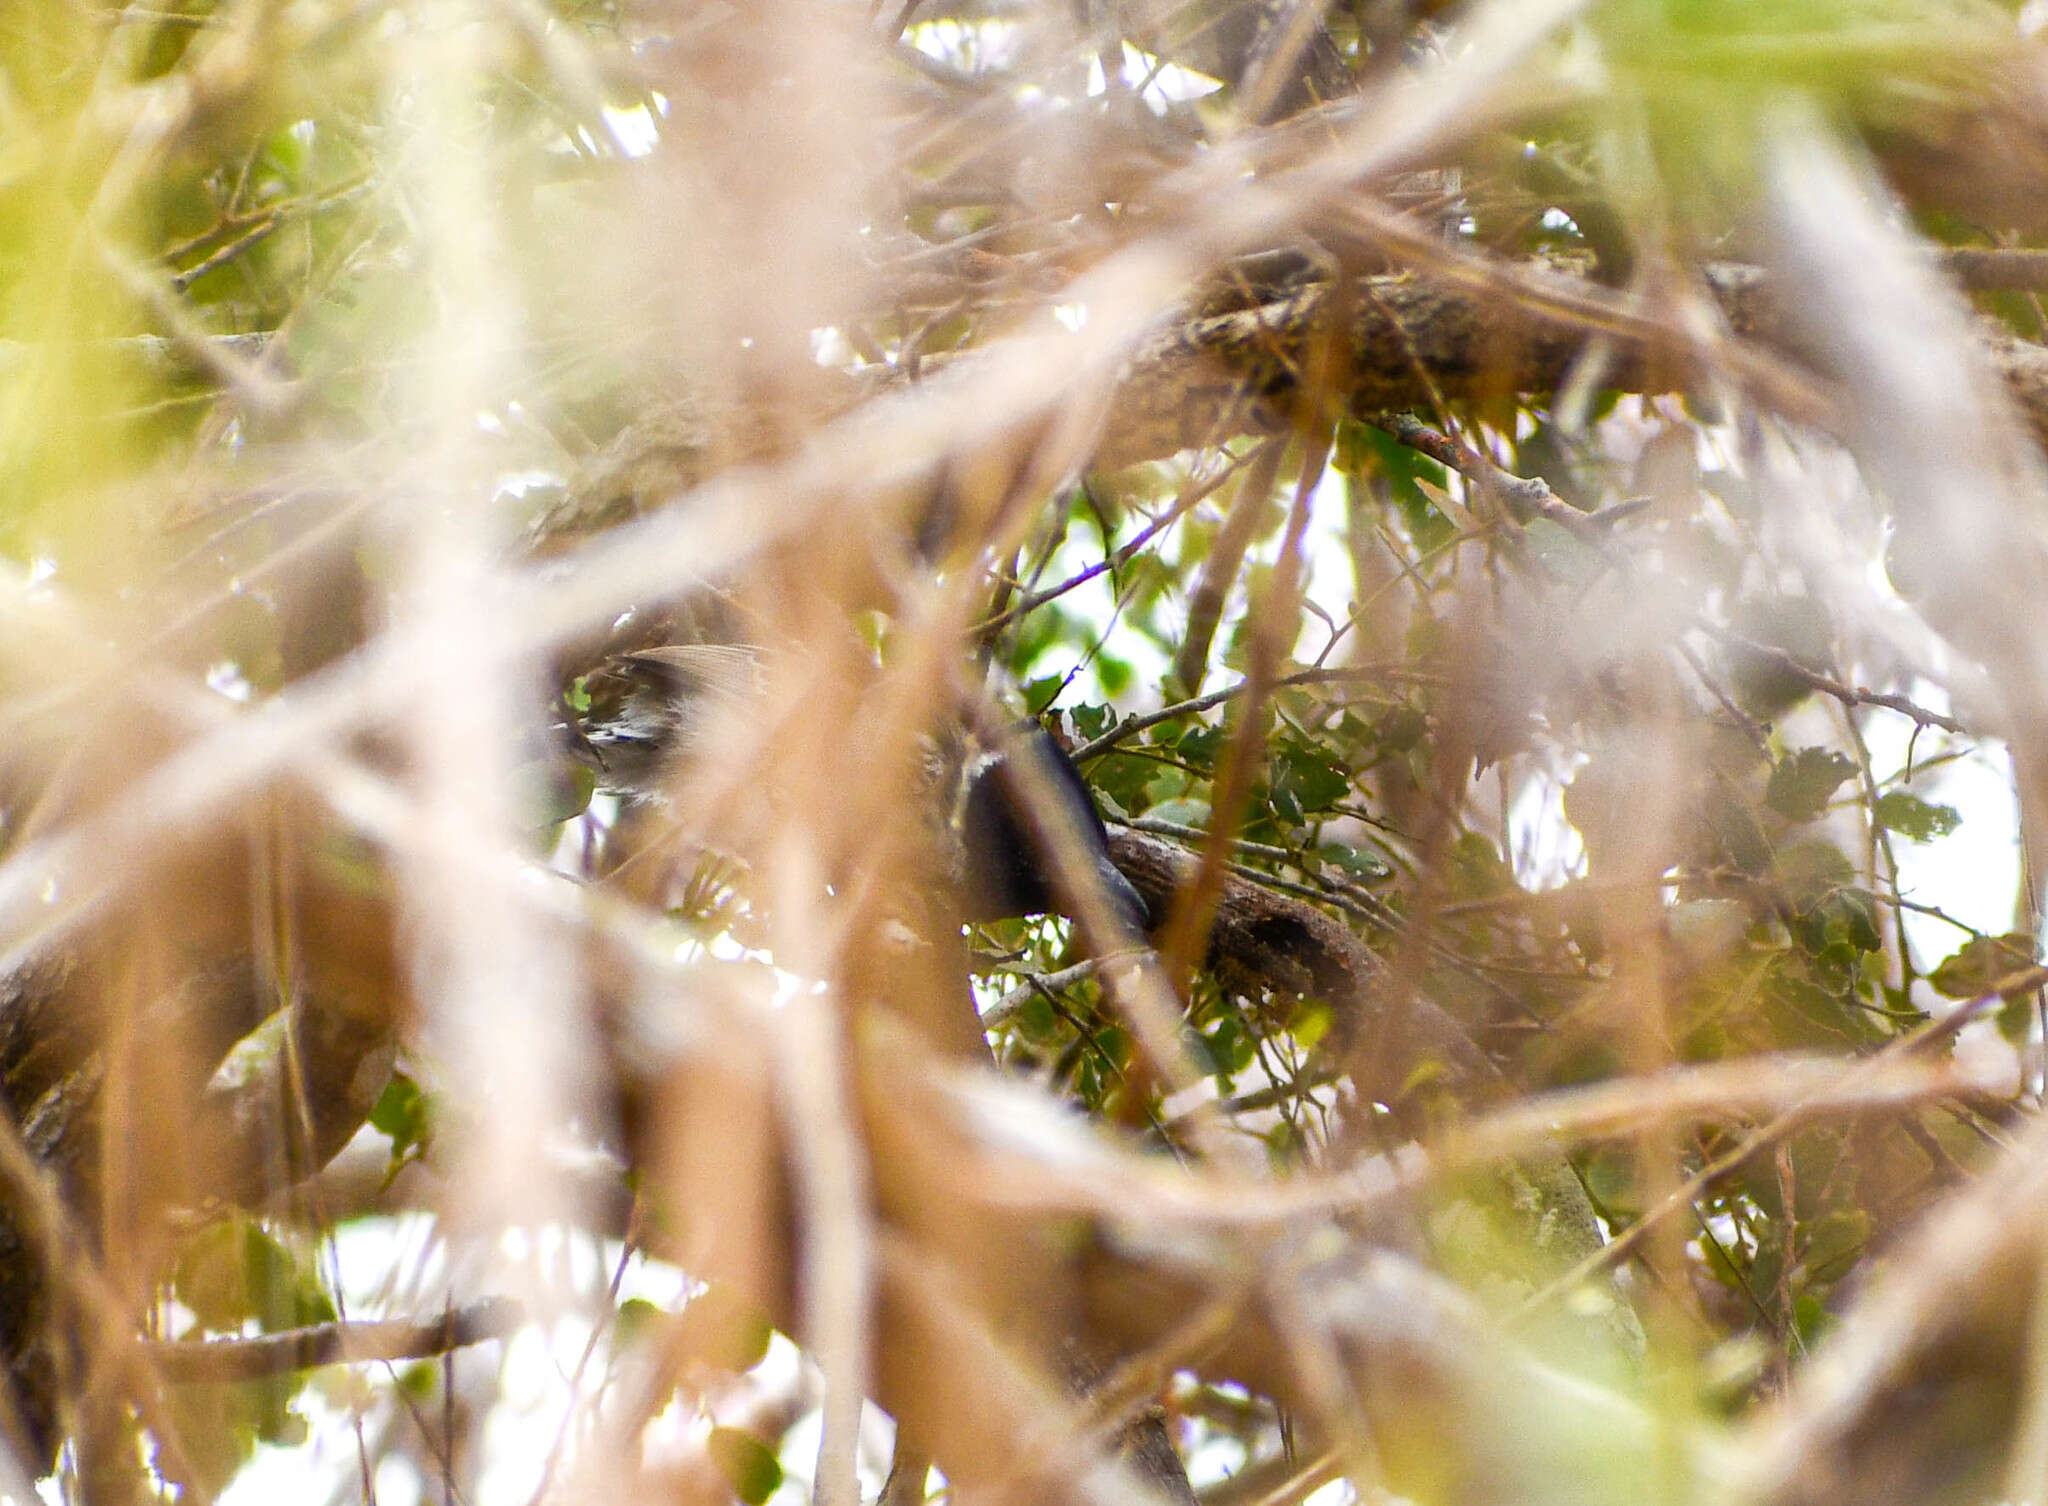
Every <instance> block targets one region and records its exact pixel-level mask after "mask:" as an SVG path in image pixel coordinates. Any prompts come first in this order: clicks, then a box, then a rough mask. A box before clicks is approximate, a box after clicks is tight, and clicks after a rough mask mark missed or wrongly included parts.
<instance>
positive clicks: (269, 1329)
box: [171, 1214, 334, 1333]
mask: <svg viewBox="0 0 2048 1506" xmlns="http://www.w3.org/2000/svg"><path fill="white" fill-rule="evenodd" d="M171 1289H172V1291H173V1292H174V1293H175V1294H176V1296H177V1299H178V1301H180V1302H182V1303H183V1304H184V1305H185V1306H186V1307H188V1308H190V1309H191V1310H192V1315H193V1317H195V1318H197V1319H198V1320H199V1323H200V1326H201V1327H203V1328H207V1329H211V1330H213V1331H214V1332H216V1333H232V1332H235V1331H237V1330H239V1329H240V1328H241V1327H242V1325H243V1324H244V1323H246V1322H248V1321H250V1320H251V1319H253V1320H255V1322H256V1325H257V1327H258V1328H260V1329H262V1330H263V1331H264V1332H265V1333H275V1332H277V1331H279V1330H281V1329H286V1328H304V1327H306V1326H308V1325H310V1324H314V1323H331V1322H333V1321H334V1303H333V1301H332V1300H331V1299H329V1297H328V1296H327V1293H326V1292H324V1291H322V1290H321V1288H320V1283H319V1280H318V1278H317V1276H316V1274H315V1273H314V1272H312V1271H308V1270H305V1269H303V1268H302V1267H301V1266H300V1264H299V1262H298V1260H297V1259H296V1258H295V1257H294V1256H293V1254H292V1252H291V1251H290V1250H288V1249H286V1248H285V1247H284V1246H283V1245H282V1244H280V1243H278V1241H277V1240H276V1239H274V1238H272V1237H271V1235H270V1234H269V1233H268V1232H267V1231H266V1230H265V1229H264V1228H263V1226H262V1225H261V1224H259V1223H257V1222H256V1220H254V1219H252V1218H249V1217H247V1216H246V1215H243V1214H233V1215H230V1216H229V1217H227V1218H224V1219H219V1220H216V1221H215V1222H213V1223H211V1224H208V1225H207V1226H206V1227H205V1228H203V1229H201V1230H200V1231H199V1232H198V1233H197V1234H195V1235H193V1236H192V1238H191V1240H190V1241H188V1242H187V1243H186V1245H185V1248H184V1249H183V1250H182V1251H180V1252H179V1255H178V1260H177V1263H176V1265H175V1267H174V1268H173V1271H172V1276H171Z"/></svg>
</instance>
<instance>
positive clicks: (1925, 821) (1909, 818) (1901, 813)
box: [1877, 790, 1963, 842]
mask: <svg viewBox="0 0 2048 1506" xmlns="http://www.w3.org/2000/svg"><path fill="white" fill-rule="evenodd" d="M1877 819H1878V821H1879V823H1880V824H1881V825H1883V826H1885V827H1886V828H1888V829H1889V830H1891V831H1895V832H1897V833H1898V834H1899V835H1900V836H1902V837H1904V838H1906V839H1907V840H1908V841H1912V842H1932V841H1933V840H1934V839H1935V838H1936V837H1945V836H1947V835H1948V834H1949V833H1950V832H1952V831H1954V830H1955V829H1956V828H1957V827H1958V826H1961V825H1962V824H1963V813H1962V812H1961V811H1959V810H1957V809H1956V808H1955V807H1954V806H1953V805H1932V804H1929V803H1928V802H1927V801H1925V800H1922V799H1921V798H1920V797H1919V796H1918V795H1909V794H1907V793H1906V792H1905V791H1904V790H1893V791H1892V792H1891V793H1890V794H1888V795H1882V796H1879V797H1878V802H1877Z"/></svg>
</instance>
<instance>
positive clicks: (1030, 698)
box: [1024, 674, 1067, 716]
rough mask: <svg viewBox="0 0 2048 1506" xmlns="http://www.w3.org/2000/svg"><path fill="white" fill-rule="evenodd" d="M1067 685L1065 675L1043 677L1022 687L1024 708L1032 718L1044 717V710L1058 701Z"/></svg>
mask: <svg viewBox="0 0 2048 1506" xmlns="http://www.w3.org/2000/svg"><path fill="white" fill-rule="evenodd" d="M1066 683H1067V677H1066V676H1065V675H1063V674H1062V675H1043V676H1041V677H1039V678H1038V679H1036V680H1033V681H1032V682H1031V683H1030V684H1028V685H1026V686H1025V687H1024V708H1025V709H1026V710H1027V711H1029V712H1030V713H1031V714H1032V715H1033V716H1043V715H1045V711H1046V708H1047V707H1049V706H1050V705H1052V703H1053V702H1054V701H1056V700H1058V699H1059V696H1060V690H1061V688H1062V687H1063V686H1064V685H1065V684H1066Z"/></svg>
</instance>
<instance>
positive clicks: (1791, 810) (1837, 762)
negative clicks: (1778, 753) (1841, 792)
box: [1764, 748, 1856, 822]
mask: <svg viewBox="0 0 2048 1506" xmlns="http://www.w3.org/2000/svg"><path fill="white" fill-rule="evenodd" d="M1855 773H1856V763H1855V760H1854V759H1852V758H1850V757H1848V756H1847V755H1846V754H1842V753H1837V752H1834V751H1833V750H1832V749H1828V748H1797V749H1795V750H1793V751H1792V752H1791V753H1788V754H1787V755H1786V756H1785V757H1784V759H1783V760H1781V761H1780V762H1779V764H1778V766H1777V767H1776V768H1774V769H1772V770H1771V783H1770V787H1769V788H1768V789H1767V790H1766V791H1765V792H1764V804H1766V805H1768V806H1769V807H1770V808H1771V809H1772V810H1774V811H1776V812H1777V813H1778V814H1779V815H1781V816H1783V817H1784V818H1785V819H1786V820H1788V821H1795V822H1796V821H1811V820H1812V819H1813V818H1814V817H1815V816H1818V815H1819V814H1820V813H1821V812H1822V811H1824V810H1826V809H1827V804H1828V801H1829V800H1830V799H1832V798H1833V797H1834V793H1835V791H1836V790H1837V789H1838V788H1840V787H1841V784H1842V782H1843V781H1844V780H1846V779H1850V778H1852V777H1854V775H1855Z"/></svg>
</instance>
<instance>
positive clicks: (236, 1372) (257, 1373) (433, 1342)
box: [141, 1297, 526, 1382]
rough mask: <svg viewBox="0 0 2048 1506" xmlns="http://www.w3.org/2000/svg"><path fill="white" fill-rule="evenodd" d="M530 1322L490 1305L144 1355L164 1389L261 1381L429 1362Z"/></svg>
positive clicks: (184, 1344) (151, 1346) (506, 1304)
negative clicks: (318, 1370)
mask: <svg viewBox="0 0 2048 1506" xmlns="http://www.w3.org/2000/svg"><path fill="white" fill-rule="evenodd" d="M525 1322H526V1309H525V1308H524V1307H522V1306H521V1305H520V1304H519V1303H518V1302H515V1301H513V1300H512V1299H511V1298H510V1297H486V1298H484V1299H483V1300H482V1301H481V1302H472V1303H470V1304H469V1305H468V1306H466V1307H458V1308H455V1309H453V1310H452V1311H449V1312H444V1313H442V1314H441V1315H440V1316H439V1317H437V1318H430V1319H427V1320H425V1321H415V1320H413V1319H409V1318H393V1319H387V1320H383V1321H378V1322H357V1323H314V1324H311V1325H309V1326H307V1327H305V1328H288V1329H285V1330H284V1331H283V1332H282V1333H266V1334H258V1335H256V1336H255V1337H253V1338H226V1339H201V1340H184V1339H146V1340H143V1341H142V1343H141V1348H142V1352H143V1354H144V1355H145V1356H147V1357H148V1358H149V1359H150V1360H152V1361H153V1362H155V1364H156V1367H157V1369H158V1370H159V1372H161V1374H162V1375H163V1377H164V1379H165V1380H167V1381H174V1382H192V1381H240V1380H257V1379H260V1378H261V1377H263V1376H267V1375H284V1374H287V1373H289V1372H291V1371H294V1370H311V1369H314V1368H315V1367H317V1366H320V1365H363V1364H372V1363H389V1362H393V1361H400V1360H424V1359H432V1358H434V1357H435V1356H437V1355H443V1354H447V1353H448V1352H450V1351H451V1350H455V1349H466V1348H468V1347H469V1346H470V1345H472V1344H484V1343H488V1342H490V1341H491V1340H492V1339H502V1338H506V1337H509V1336H510V1335H511V1334H513V1333H515V1332H517V1331H518V1329H519V1328H520V1326H521V1325H522V1324H524V1323H525Z"/></svg>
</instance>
